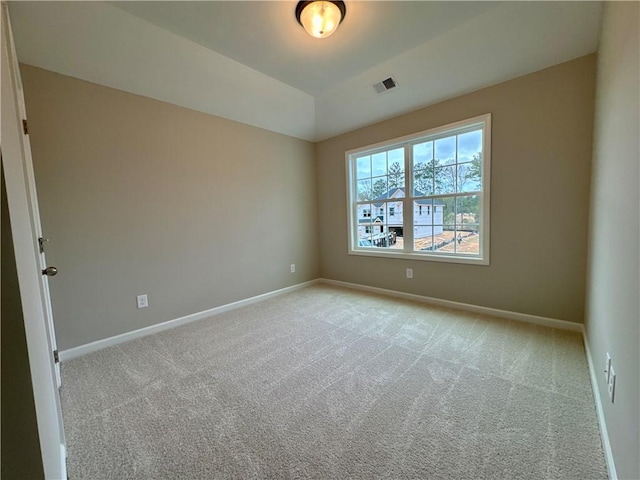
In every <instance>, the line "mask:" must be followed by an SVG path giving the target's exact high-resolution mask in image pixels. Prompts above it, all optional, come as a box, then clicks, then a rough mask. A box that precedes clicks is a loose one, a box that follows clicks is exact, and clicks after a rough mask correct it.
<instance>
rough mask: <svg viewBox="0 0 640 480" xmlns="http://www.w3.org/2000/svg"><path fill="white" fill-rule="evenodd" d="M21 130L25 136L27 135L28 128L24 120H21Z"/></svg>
mask: <svg viewBox="0 0 640 480" xmlns="http://www.w3.org/2000/svg"><path fill="white" fill-rule="evenodd" d="M22 130H23V131H24V134H25V135H29V126H28V125H27V121H26V120H22Z"/></svg>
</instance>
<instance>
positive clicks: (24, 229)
mask: <svg viewBox="0 0 640 480" xmlns="http://www.w3.org/2000/svg"><path fill="white" fill-rule="evenodd" d="M1 11H2V22H1V23H0V38H1V57H2V58H1V61H2V64H1V68H0V73H1V76H2V78H1V84H2V96H1V99H2V102H1V103H2V106H1V108H2V115H1V118H2V128H1V136H0V148H1V151H2V168H3V169H4V174H5V182H6V189H7V204H8V205H7V206H8V207H9V216H10V219H11V229H12V235H13V246H14V251H15V257H16V267H17V271H18V285H19V288H20V297H21V303H22V309H23V316H24V325H25V336H26V340H27V351H28V353H29V366H30V370H31V381H32V385H33V397H34V402H35V407H36V420H37V425H38V436H39V440H40V450H41V454H42V463H43V467H44V473H45V478H47V479H53V480H58V479H65V478H67V474H66V460H65V457H66V455H65V438H64V428H63V423H62V411H61V408H60V396H59V393H58V385H59V383H58V378H59V369H58V367H57V366H56V362H55V361H54V353H53V352H54V350H55V349H56V343H55V333H54V330H53V318H52V316H51V304H50V299H49V285H48V283H47V281H48V280H47V277H46V275H43V270H44V269H45V265H46V264H45V263H43V262H44V261H45V259H44V254H42V253H41V252H40V248H39V242H38V239H39V238H40V237H41V236H42V230H41V226H40V215H39V211H38V204H37V198H36V192H35V181H34V175H33V165H32V162H31V149H30V145H29V138H28V135H27V133H26V132H25V129H24V127H23V120H24V119H25V118H26V117H25V108H24V98H23V95H22V84H21V81H20V72H19V70H18V64H17V59H16V54H15V47H14V45H13V37H12V35H11V24H10V21H9V12H8V7H7V5H6V4H5V3H3V4H2V9H1ZM50 272H51V271H50Z"/></svg>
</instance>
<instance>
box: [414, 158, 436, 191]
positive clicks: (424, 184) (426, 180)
mask: <svg viewBox="0 0 640 480" xmlns="http://www.w3.org/2000/svg"><path fill="white" fill-rule="evenodd" d="M438 164H439V162H438V160H430V161H429V162H426V163H425V162H420V163H416V165H415V166H414V169H413V172H414V173H413V185H414V188H415V189H416V190H418V191H419V192H420V193H422V194H424V195H432V194H433V192H434V190H433V181H434V178H433V172H434V169H435V167H436V166H438Z"/></svg>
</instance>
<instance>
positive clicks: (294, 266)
mask: <svg viewBox="0 0 640 480" xmlns="http://www.w3.org/2000/svg"><path fill="white" fill-rule="evenodd" d="M291 273H296V264H295V263H292V264H291Z"/></svg>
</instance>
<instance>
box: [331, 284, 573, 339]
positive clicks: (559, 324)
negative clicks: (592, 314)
mask: <svg viewBox="0 0 640 480" xmlns="http://www.w3.org/2000/svg"><path fill="white" fill-rule="evenodd" d="M320 282H321V283H326V284H328V285H336V286H340V287H346V288H353V289H355V290H362V291H365V292H372V293H378V294H381V295H387V296H391V297H397V298H404V299H406V300H413V301H415V302H421V303H429V304H431V305H438V306H441V307H448V308H455V309H457V310H465V311H467V312H474V313H482V314H485V315H491V316H494V317H499V318H506V319H509V320H517V321H519V322H526V323H534V324H536V325H544V326H545V327H553V328H558V329H560V330H571V331H573V332H582V324H581V323H575V322H568V321H566V320H557V319H555V318H548V317H539V316H537V315H529V314H527V313H518V312H511V311H509V310H499V309H497V308H489V307H481V306H478V305H471V304H469V303H461V302H454V301H451V300H442V299H441V298H434V297H426V296H424V295H415V294H413V293H404V292H398V291H396V290H387V289H386V288H378V287H369V286H366V285H360V284H357V283H348V282H341V281H338V280H329V279H326V278H322V279H320Z"/></svg>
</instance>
